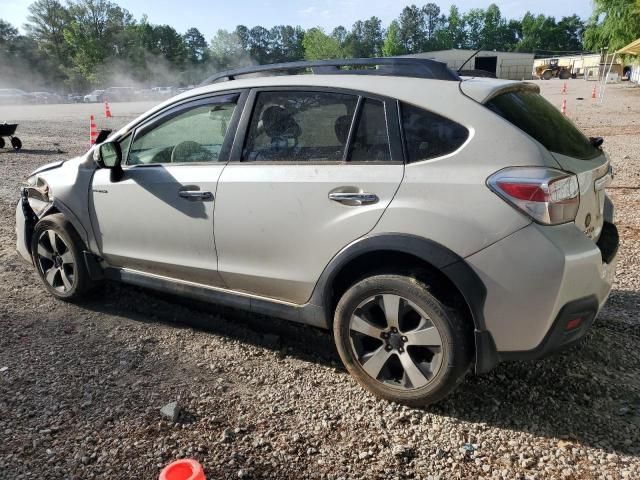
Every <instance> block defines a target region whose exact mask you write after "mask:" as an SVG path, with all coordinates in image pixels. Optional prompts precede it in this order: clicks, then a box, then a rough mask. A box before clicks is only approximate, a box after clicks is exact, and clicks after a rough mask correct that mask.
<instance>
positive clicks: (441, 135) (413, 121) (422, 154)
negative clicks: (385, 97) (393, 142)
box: [402, 103, 469, 163]
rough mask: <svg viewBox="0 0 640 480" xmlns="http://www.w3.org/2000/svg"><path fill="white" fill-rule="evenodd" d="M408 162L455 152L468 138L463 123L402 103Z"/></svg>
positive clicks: (467, 132)
mask: <svg viewBox="0 0 640 480" xmlns="http://www.w3.org/2000/svg"><path fill="white" fill-rule="evenodd" d="M402 128H403V129H404V141H405V145H406V148H407V162H408V163H412V162H419V161H421V160H428V159H430V158H435V157H441V156H442V155H446V154H448V153H451V152H454V151H456V150H457V149H458V148H460V146H461V145H462V144H463V143H464V142H465V141H466V140H467V138H468V137H469V131H468V130H467V129H466V128H465V127H463V126H462V125H460V124H458V123H456V122H454V121H452V120H449V119H447V118H444V117H442V116H440V115H438V114H436V113H433V112H428V111H426V110H423V109H421V108H418V107H414V106H413V105H407V104H405V103H403V104H402Z"/></svg>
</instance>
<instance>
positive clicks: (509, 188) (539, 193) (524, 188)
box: [496, 182, 545, 202]
mask: <svg viewBox="0 0 640 480" xmlns="http://www.w3.org/2000/svg"><path fill="white" fill-rule="evenodd" d="M496 183H497V185H498V187H500V190H502V191H503V192H504V193H506V194H507V195H509V196H510V197H513V198H517V199H519V200H527V201H531V202H544V201H545V194H544V191H543V190H542V189H541V188H540V186H539V185H532V184H529V183H507V182H496Z"/></svg>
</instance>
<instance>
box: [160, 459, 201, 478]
mask: <svg viewBox="0 0 640 480" xmlns="http://www.w3.org/2000/svg"><path fill="white" fill-rule="evenodd" d="M158 480H206V478H205V476H204V470H203V469H202V466H201V465H200V464H199V463H198V462H196V461H195V460H191V459H188V458H185V459H182V460H176V461H175V462H172V463H170V464H169V465H167V466H166V467H164V468H163V469H162V471H161V472H160V478H159V479H158Z"/></svg>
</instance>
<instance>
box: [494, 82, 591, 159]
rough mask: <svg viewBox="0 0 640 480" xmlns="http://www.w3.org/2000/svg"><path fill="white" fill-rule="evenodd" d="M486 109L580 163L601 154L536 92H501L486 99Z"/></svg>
mask: <svg viewBox="0 0 640 480" xmlns="http://www.w3.org/2000/svg"><path fill="white" fill-rule="evenodd" d="M486 106H487V107H488V108H489V109H490V110H492V111H494V112H495V113H497V114H498V115H500V116H501V117H502V118H504V119H505V120H507V121H509V122H510V123H512V124H513V125H515V126H516V127H518V128H519V129H520V130H522V131H523V132H525V133H527V134H529V135H530V136H532V137H533V138H535V139H536V140H537V141H538V142H540V143H541V144H542V145H544V146H545V147H546V148H547V149H548V150H549V151H551V152H555V153H560V154H562V155H567V156H569V157H573V158H579V159H582V160H590V159H592V158H595V157H597V156H598V155H600V154H601V153H602V152H600V150H598V149H597V148H595V147H594V146H593V145H591V142H590V141H589V139H588V138H587V137H585V136H584V135H583V134H582V132H581V131H580V130H578V129H577V128H576V127H575V126H574V125H573V123H571V122H570V121H568V120H567V119H566V118H565V117H564V115H562V113H560V111H559V110H558V109H557V108H555V107H554V106H553V105H551V104H550V103H549V102H547V101H546V100H545V99H544V98H543V97H542V96H541V95H539V94H538V93H534V92H527V91H519V92H508V93H503V94H501V95H498V96H497V97H495V98H492V99H491V100H489V101H488V102H487V103H486Z"/></svg>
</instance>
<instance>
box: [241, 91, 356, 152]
mask: <svg viewBox="0 0 640 480" xmlns="http://www.w3.org/2000/svg"><path fill="white" fill-rule="evenodd" d="M357 101H358V97H355V96H353V95H345V94H339V93H330V92H297V91H294V92H261V93H259V94H258V96H257V99H256V103H255V107H254V109H253V114H252V117H251V124H250V127H249V134H248V136H247V139H246V142H245V146H244V149H243V152H242V160H244V161H285V162H286V161H289V162H317V161H329V162H331V161H334V162H335V161H342V159H343V156H344V151H345V148H346V145H347V140H348V138H349V129H350V127H351V122H352V120H353V114H354V111H355V108H356V105H357Z"/></svg>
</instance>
